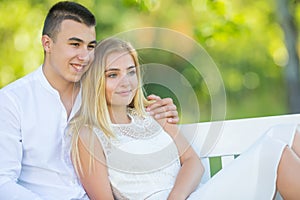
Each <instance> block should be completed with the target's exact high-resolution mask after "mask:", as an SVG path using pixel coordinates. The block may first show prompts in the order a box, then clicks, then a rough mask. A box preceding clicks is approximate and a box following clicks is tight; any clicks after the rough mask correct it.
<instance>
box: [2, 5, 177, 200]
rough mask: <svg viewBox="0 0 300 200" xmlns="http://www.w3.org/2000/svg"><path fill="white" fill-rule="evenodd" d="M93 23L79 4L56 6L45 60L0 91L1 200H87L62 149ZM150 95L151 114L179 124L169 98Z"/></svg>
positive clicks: (46, 32)
mask: <svg viewBox="0 0 300 200" xmlns="http://www.w3.org/2000/svg"><path fill="white" fill-rule="evenodd" d="M95 25H96V20H95V17H94V15H93V14H92V13H91V12H90V11H89V10H88V9H86V8H85V7H83V6H82V5H80V4H77V3H74V2H58V3H57V4H55V5H54V6H53V7H52V8H51V9H50V11H49V13H48V15H47V17H46V20H45V23H44V29H43V35H42V45H43V48H44V63H43V64H42V65H41V66H40V67H39V68H38V69H37V70H36V71H34V72H32V73H30V74H29V75H27V76H25V77H23V78H21V79H19V80H17V81H15V82H14V83H12V84H10V85H8V86H6V87H5V88H3V89H1V90H0V102H1V104H0V113H1V115H0V199H30V200H32V199H53V200H54V199H55V200H57V199H62V200H68V199H88V197H87V196H86V194H85V191H84V190H83V188H82V186H81V184H80V183H79V181H78V179H77V177H76V175H75V173H74V170H73V167H72V163H71V161H70V157H69V156H70V155H69V152H68V151H66V149H67V146H68V145H69V144H68V143H69V141H68V140H67V138H68V137H66V129H67V128H68V122H69V121H70V119H72V117H73V116H74V114H75V113H76V112H77V111H78V109H79V107H80V104H81V98H80V93H81V92H80V90H81V88H80V79H81V77H82V75H83V74H84V73H85V72H86V71H87V70H88V68H89V65H90V63H91V62H92V60H93V58H94V48H95V45H96V33H95ZM149 99H153V100H156V103H154V104H152V105H150V106H149V107H148V109H149V111H151V112H150V113H152V114H154V115H156V116H158V117H160V118H168V120H169V122H171V123H177V122H178V114H177V111H176V107H175V106H174V104H173V102H172V101H171V100H170V99H169V98H167V99H160V98H159V97H156V96H150V97H149ZM166 110H167V111H168V112H164V113H165V114H163V112H162V111H166Z"/></svg>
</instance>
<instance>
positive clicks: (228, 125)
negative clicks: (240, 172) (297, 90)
mask: <svg viewBox="0 0 300 200" xmlns="http://www.w3.org/2000/svg"><path fill="white" fill-rule="evenodd" d="M291 123H300V114H290V115H279V116H269V117H258V118H246V119H237V120H225V121H216V122H203V123H201V122H200V123H193V124H182V125H180V126H181V132H182V133H183V134H184V135H185V137H186V138H187V139H188V140H189V141H190V143H191V144H192V146H193V148H194V149H195V150H196V152H197V153H198V155H199V156H200V157H201V158H202V161H203V164H204V166H205V174H204V176H203V178H202V181H201V182H202V183H205V182H206V181H207V180H209V178H210V177H212V176H213V175H214V174H215V173H216V172H217V171H218V170H219V169H221V168H222V167H224V166H226V165H227V164H228V163H230V162H231V161H232V160H234V158H235V157H236V156H238V155H239V154H241V153H242V152H243V151H245V150H246V149H247V148H248V147H250V146H251V145H252V144H253V143H254V142H255V141H256V140H257V139H258V138H259V137H261V136H262V135H263V134H264V133H265V132H266V131H267V130H268V129H269V128H271V127H272V126H275V125H279V124H291ZM276 199H282V198H281V197H280V195H276Z"/></svg>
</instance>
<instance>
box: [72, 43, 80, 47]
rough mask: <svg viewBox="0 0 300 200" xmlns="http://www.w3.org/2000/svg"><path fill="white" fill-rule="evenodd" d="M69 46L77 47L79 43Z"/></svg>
mask: <svg viewBox="0 0 300 200" xmlns="http://www.w3.org/2000/svg"><path fill="white" fill-rule="evenodd" d="M71 45H72V46H74V47H79V43H71Z"/></svg>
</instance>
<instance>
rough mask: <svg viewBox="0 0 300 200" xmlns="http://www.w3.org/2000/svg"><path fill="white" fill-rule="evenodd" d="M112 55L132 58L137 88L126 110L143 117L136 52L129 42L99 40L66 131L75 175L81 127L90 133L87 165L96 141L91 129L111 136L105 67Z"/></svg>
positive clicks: (143, 101)
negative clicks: (70, 135) (77, 106)
mask: <svg viewBox="0 0 300 200" xmlns="http://www.w3.org/2000/svg"><path fill="white" fill-rule="evenodd" d="M113 52H120V53H128V54H129V55H131V57H132V58H133V60H134V63H135V66H136V71H137V79H138V88H137V90H136V94H135V96H134V98H133V100H132V102H131V103H130V104H129V107H132V108H134V109H135V110H136V112H137V113H138V114H140V115H141V116H145V114H146V112H145V106H147V105H148V104H149V102H148V101H147V99H146V98H145V96H144V92H143V87H142V85H143V84H142V78H141V69H140V65H139V61H138V55H137V52H136V50H135V49H134V48H133V47H132V45H131V44H130V43H128V42H125V41H123V40H121V39H117V38H108V39H105V40H102V41H100V42H99V43H98V45H97V46H96V48H95V59H94V61H93V62H92V63H91V66H90V69H89V70H88V71H87V72H86V74H85V75H84V76H83V77H82V104H81V107H80V109H79V111H78V113H77V114H76V115H75V117H74V118H73V119H72V120H71V122H70V131H71V133H72V145H71V158H72V161H73V165H74V168H75V170H76V172H77V173H79V170H80V172H82V165H81V162H80V157H79V150H78V142H79V138H80V136H79V131H80V130H81V128H83V127H84V126H85V127H88V128H89V130H90V131H89V135H88V136H84V137H85V138H88V150H89V153H90V155H91V157H90V166H91V165H92V163H93V155H95V154H94V153H95V152H94V144H95V140H96V138H95V134H94V133H93V130H92V129H93V128H99V129H101V130H102V131H103V133H104V134H105V135H106V136H108V137H114V134H113V131H112V129H111V123H112V122H111V120H110V115H109V112H108V106H107V103H106V96H105V68H106V65H107V64H108V63H106V60H107V57H108V55H109V54H111V53H113ZM78 168H79V170H78Z"/></svg>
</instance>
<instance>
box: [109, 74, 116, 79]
mask: <svg viewBox="0 0 300 200" xmlns="http://www.w3.org/2000/svg"><path fill="white" fill-rule="evenodd" d="M107 77H108V78H115V77H117V74H108V75H107Z"/></svg>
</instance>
